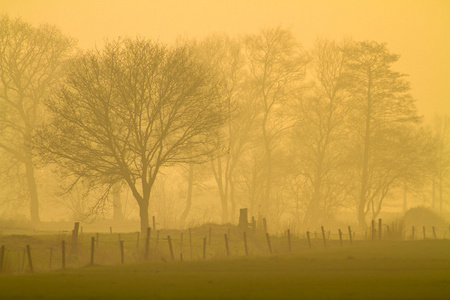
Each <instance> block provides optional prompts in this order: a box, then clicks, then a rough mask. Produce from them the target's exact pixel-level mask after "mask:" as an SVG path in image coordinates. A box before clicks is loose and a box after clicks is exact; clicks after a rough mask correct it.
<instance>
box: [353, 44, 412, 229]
mask: <svg viewBox="0 0 450 300" xmlns="http://www.w3.org/2000/svg"><path fill="white" fill-rule="evenodd" d="M346 55H347V56H348V57H349V72H348V75H349V76H350V77H351V81H352V83H353V85H352V87H351V89H350V91H351V93H352V105H353V107H354V109H353V110H352V111H353V112H354V113H353V115H352V121H351V123H350V126H351V127H352V128H351V129H350V131H351V132H354V133H355V137H354V138H355V139H354V146H355V151H356V152H355V153H356V155H355V158H357V159H358V162H357V164H358V168H359V173H360V174H359V175H357V176H358V177H360V187H359V196H358V201H357V202H358V205H357V207H358V209H357V211H358V222H359V224H360V225H361V226H363V227H365V226H366V220H365V218H366V211H367V209H366V207H367V205H369V203H370V202H371V200H370V199H372V198H374V197H377V195H380V193H381V194H382V193H384V191H383V189H382V188H381V187H380V185H378V184H377V183H376V180H375V181H374V176H371V170H374V168H375V166H376V165H377V163H376V158H377V157H380V156H377V155H376V153H375V152H376V150H377V149H381V148H383V147H384V148H389V147H390V145H391V141H390V139H389V136H390V134H391V133H392V132H393V131H392V130H391V129H392V128H398V126H400V125H407V124H411V123H415V122H418V120H419V118H418V116H417V112H416V106H415V102H414V99H413V98H412V97H411V95H410V94H409V90H410V87H409V84H408V82H407V81H406V80H405V79H404V77H405V75H403V74H400V73H398V72H395V71H393V70H392V65H393V64H394V63H395V62H396V61H397V60H398V59H399V56H398V55H395V54H391V53H390V52H389V50H388V49H387V47H386V44H379V43H377V42H372V41H369V42H357V43H354V45H353V46H352V47H350V48H349V49H348V51H346ZM377 144H378V145H377ZM379 179H380V178H379Z"/></svg>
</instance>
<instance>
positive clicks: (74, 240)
mask: <svg viewBox="0 0 450 300" xmlns="http://www.w3.org/2000/svg"><path fill="white" fill-rule="evenodd" d="M79 228H80V222H75V224H74V227H73V230H72V253H77V252H78V230H79Z"/></svg>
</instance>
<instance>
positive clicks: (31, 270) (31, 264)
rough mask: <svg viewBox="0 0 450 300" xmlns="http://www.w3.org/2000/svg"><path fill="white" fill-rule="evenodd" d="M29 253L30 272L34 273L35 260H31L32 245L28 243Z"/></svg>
mask: <svg viewBox="0 0 450 300" xmlns="http://www.w3.org/2000/svg"><path fill="white" fill-rule="evenodd" d="M27 255H28V266H29V267H30V272H31V273H33V272H34V270H33V262H32V260H31V250H30V245H27Z"/></svg>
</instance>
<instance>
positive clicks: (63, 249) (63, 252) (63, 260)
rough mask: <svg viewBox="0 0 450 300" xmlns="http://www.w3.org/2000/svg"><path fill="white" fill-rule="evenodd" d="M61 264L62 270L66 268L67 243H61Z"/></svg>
mask: <svg viewBox="0 0 450 300" xmlns="http://www.w3.org/2000/svg"><path fill="white" fill-rule="evenodd" d="M61 264H62V269H63V270H64V269H65V268H66V241H64V240H63V241H61Z"/></svg>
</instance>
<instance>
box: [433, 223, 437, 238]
mask: <svg viewBox="0 0 450 300" xmlns="http://www.w3.org/2000/svg"><path fill="white" fill-rule="evenodd" d="M433 235H434V239H435V240H437V236H436V229H435V228H434V226H433Z"/></svg>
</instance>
